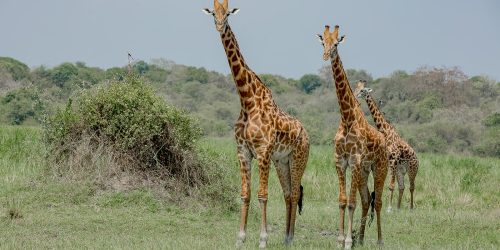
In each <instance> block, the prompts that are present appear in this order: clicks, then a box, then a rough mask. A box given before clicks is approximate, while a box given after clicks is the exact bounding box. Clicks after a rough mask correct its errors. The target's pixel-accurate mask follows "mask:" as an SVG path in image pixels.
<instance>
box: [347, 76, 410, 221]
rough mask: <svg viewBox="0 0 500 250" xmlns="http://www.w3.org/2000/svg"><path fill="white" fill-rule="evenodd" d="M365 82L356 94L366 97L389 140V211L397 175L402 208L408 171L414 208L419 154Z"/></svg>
mask: <svg viewBox="0 0 500 250" xmlns="http://www.w3.org/2000/svg"><path fill="white" fill-rule="evenodd" d="M365 83H366V82H365V81H359V82H358V84H357V86H356V89H355V90H354V94H355V95H356V96H357V97H358V98H364V99H365V100H366V103H367V104H368V108H369V109H370V113H371V114H372V117H373V121H374V122H375V125H376V126H377V128H378V130H379V131H380V132H382V134H384V135H385V139H386V141H387V149H388V151H389V168H390V169H391V182H390V184H389V190H390V191H391V196H390V203H389V207H388V208H387V211H388V212H390V211H391V209H392V196H393V192H394V182H395V179H396V176H397V180H398V187H399V197H398V209H400V208H401V198H402V197H403V191H404V189H405V184H404V176H405V174H406V172H408V177H409V179H410V193H411V199H410V209H413V204H414V203H413V191H414V190H415V177H416V176H417V172H418V159H417V154H416V153H415V151H414V150H413V148H412V147H411V146H410V145H409V144H408V143H407V142H406V141H405V140H403V139H402V138H401V136H399V134H398V133H397V132H396V129H395V128H394V126H392V125H391V124H390V123H389V122H388V121H387V120H386V119H385V118H384V114H383V113H382V112H380V110H379V108H378V106H377V103H376V102H375V100H374V99H373V97H372V95H371V94H370V92H372V91H373V90H372V89H370V88H366V87H365Z"/></svg>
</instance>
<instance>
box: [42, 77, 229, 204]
mask: <svg viewBox="0 0 500 250" xmlns="http://www.w3.org/2000/svg"><path fill="white" fill-rule="evenodd" d="M44 127H45V130H44V131H45V141H46V143H47V146H48V149H49V151H50V152H49V159H51V160H53V161H54V162H55V163H57V164H56V165H59V166H61V165H63V166H67V165H69V166H70V167H73V168H75V167H76V168H78V167H84V166H85V165H87V164H90V165H92V164H95V163H92V162H91V163H88V162H87V161H88V157H90V155H92V154H94V153H95V152H100V153H99V154H104V155H107V156H112V159H111V161H112V162H114V163H113V164H107V165H108V168H109V166H113V165H115V166H118V167H119V168H122V169H123V170H124V171H126V172H128V173H130V174H132V175H134V174H137V173H140V174H139V176H145V177H135V178H136V179H138V180H137V181H136V182H138V183H142V182H143V181H141V180H142V179H144V178H146V179H147V180H148V181H152V182H154V183H157V185H159V186H161V187H167V188H170V189H180V190H183V191H184V192H188V193H191V192H193V191H192V190H195V191H196V190H197V188H198V187H200V186H207V185H208V186H209V185H210V184H211V181H213V179H212V176H213V175H217V173H212V172H211V171H214V172H217V171H219V169H218V167H219V166H218V165H217V164H216V163H215V160H212V159H211V158H210V157H205V156H203V154H201V153H199V152H198V150H197V148H196V142H197V140H198V139H199V138H200V136H201V129H200V128H199V126H198V123H197V121H196V120H195V119H194V118H191V117H190V116H188V115H187V114H186V112H184V111H182V110H180V109H177V108H174V107H173V106H170V105H167V104H166V102H165V101H164V99H162V98H160V97H158V96H156V95H155V94H154V91H153V89H152V88H151V86H150V85H148V84H145V83H144V82H143V80H141V79H140V78H139V77H136V76H128V77H126V78H125V80H124V81H113V82H111V83H109V84H106V85H99V86H97V87H95V88H92V89H89V90H86V91H84V92H82V94H81V95H79V96H77V99H76V100H75V106H73V103H72V102H71V101H70V102H68V104H67V106H66V108H65V109H63V110H59V111H58V112H56V113H55V115H54V116H51V117H49V118H48V119H47V121H46V123H45V125H44ZM82 145H83V146H82ZM103 149H105V150H104V151H103ZM82 154H84V156H82ZM86 155H88V156H86ZM75 159H76V160H75ZM61 163H62V164H61ZM113 171H116V170H113ZM113 171H111V172H113ZM58 172H63V173H62V174H68V173H67V170H64V169H63V170H62V171H61V170H58ZM107 174H109V173H107ZM219 177H220V178H224V177H223V176H219ZM127 178H128V177H127ZM103 181H104V182H106V180H103ZM137 185H139V184H134V185H132V186H137ZM217 185H218V184H217ZM139 186H140V185H139ZM190 190H191V191H190ZM198 192H199V191H198ZM213 198H215V199H217V198H218V197H213ZM230 204H232V203H230Z"/></svg>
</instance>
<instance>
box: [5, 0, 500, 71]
mask: <svg viewBox="0 0 500 250" xmlns="http://www.w3.org/2000/svg"><path fill="white" fill-rule="evenodd" d="M212 5H213V1H212V0H196V1H193V0H177V1H173V0H149V1H148V0H86V1H76V0H45V1H39V0H31V1H28V0H0V28H1V31H2V32H1V33H2V34H1V36H0V56H11V57H14V58H16V59H19V60H21V61H23V62H25V63H27V64H28V65H30V66H38V65H42V64H43V65H47V66H55V65H57V64H60V63H62V62H66V61H70V62H75V61H83V62H86V63H87V65H89V66H98V67H104V68H108V67H113V66H122V65H125V64H126V63H127V59H126V52H127V51H129V50H130V51H131V52H132V53H133V55H134V56H135V57H136V58H139V59H143V60H145V61H149V60H150V59H153V58H167V59H170V60H173V61H175V62H177V63H182V64H187V65H194V66H199V67H201V66H202V67H205V68H207V69H210V70H216V71H219V72H223V73H228V72H229V68H228V65H227V61H226V58H225V54H224V51H223V49H222V45H221V42H220V37H219V35H218V33H217V32H216V30H215V26H214V23H213V18H212V17H210V16H207V15H205V14H203V13H202V12H201V9H202V8H204V7H210V8H212ZM230 7H231V8H233V7H238V8H240V9H241V11H240V12H239V13H238V15H236V16H232V17H230V20H229V22H230V25H231V27H232V29H233V31H234V32H235V33H236V36H237V38H238V41H239V44H240V48H241V50H242V52H243V55H244V57H245V59H246V60H247V62H248V64H249V65H250V67H252V68H253V69H254V71H256V72H258V73H272V74H280V75H284V76H288V77H295V78H297V77H300V76H302V75H303V74H306V73H317V72H318V69H319V68H320V67H321V66H322V65H324V64H325V62H323V61H322V53H323V52H322V48H321V46H320V44H319V43H318V42H317V40H316V38H315V34H316V33H321V32H322V31H323V26H324V25H325V24H330V25H332V26H333V25H335V24H339V25H340V27H341V34H345V35H347V40H346V43H345V44H343V46H342V47H341V48H340V55H341V57H342V60H343V62H344V66H345V67H346V68H355V69H365V70H367V71H368V72H370V73H372V75H373V76H374V77H380V76H385V75H388V74H390V73H391V72H393V71H394V70H397V69H403V70H406V71H410V72H411V71H414V70H415V69H417V68H418V67H420V66H424V65H428V66H438V67H441V66H446V67H453V66H458V67H460V68H461V69H462V70H463V71H464V72H465V73H466V74H468V75H470V76H472V75H478V74H486V75H489V76H491V77H493V78H495V79H496V80H500V63H499V62H500V1H496V0H489V1H487V0H475V1H471V0H418V1H401V0H378V1H373V0H366V1H349V0H344V1H333V0H310V1H304V0H301V1H298V0H272V1H270V0H250V1H249V0H246V1H243V0H230Z"/></svg>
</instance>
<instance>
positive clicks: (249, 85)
mask: <svg viewBox="0 0 500 250" xmlns="http://www.w3.org/2000/svg"><path fill="white" fill-rule="evenodd" d="M221 39H222V45H223V46H224V50H225V51H226V56H227V60H228V63H229V67H230V68H231V73H232V75H233V79H234V82H235V84H236V89H237V91H238V95H239V96H240V102H241V108H242V110H244V111H250V110H252V109H253V108H255V107H256V103H255V95H256V94H262V90H264V92H266V91H265V90H267V87H266V86H265V85H264V84H262V82H261V81H260V79H259V78H258V77H257V75H256V74H255V73H254V72H253V71H252V70H251V69H250V68H249V67H248V66H247V64H246V63H245V60H244V59H243V55H242V54H241V52H240V48H239V47H238V41H237V40H236V37H235V35H234V33H233V31H232V30H231V27H230V26H229V24H227V25H226V30H225V32H224V33H222V34H221ZM259 90H261V91H259Z"/></svg>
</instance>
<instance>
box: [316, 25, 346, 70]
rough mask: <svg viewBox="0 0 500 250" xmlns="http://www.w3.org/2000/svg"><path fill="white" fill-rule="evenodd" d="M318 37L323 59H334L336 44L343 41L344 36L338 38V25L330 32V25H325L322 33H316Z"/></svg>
mask: <svg viewBox="0 0 500 250" xmlns="http://www.w3.org/2000/svg"><path fill="white" fill-rule="evenodd" d="M317 36H318V39H319V41H320V42H321V44H322V45H323V48H324V49H325V50H324V53H323V60H325V61H326V60H328V59H330V58H331V59H334V58H335V57H336V56H337V55H338V54H337V45H339V44H340V43H343V42H344V40H345V39H344V38H345V36H341V37H340V39H339V26H338V25H335V28H334V30H333V32H330V26H328V25H326V26H325V31H324V32H323V35H320V34H318V35H317Z"/></svg>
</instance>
